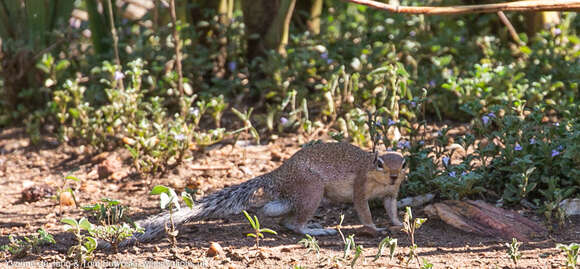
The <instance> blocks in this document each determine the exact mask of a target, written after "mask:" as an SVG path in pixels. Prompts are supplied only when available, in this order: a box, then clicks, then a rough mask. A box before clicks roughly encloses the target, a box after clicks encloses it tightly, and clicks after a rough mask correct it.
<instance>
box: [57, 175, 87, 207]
mask: <svg viewBox="0 0 580 269" xmlns="http://www.w3.org/2000/svg"><path fill="white" fill-rule="evenodd" d="M68 180H72V181H76V182H80V181H81V180H80V179H79V178H77V177H75V176H66V177H64V180H63V185H62V186H61V187H59V188H58V189H57V190H56V194H55V195H54V196H53V197H54V199H55V200H57V202H58V203H59V206H61V207H62V205H63V204H65V205H68V204H70V202H69V201H70V200H71V199H72V202H73V203H74V205H75V206H76V207H78V205H79V204H78V203H77V198H76V195H75V192H74V190H73V189H72V188H71V187H69V186H68V184H67V183H68ZM64 193H70V198H69V197H67V196H65V195H63V194H64Z"/></svg>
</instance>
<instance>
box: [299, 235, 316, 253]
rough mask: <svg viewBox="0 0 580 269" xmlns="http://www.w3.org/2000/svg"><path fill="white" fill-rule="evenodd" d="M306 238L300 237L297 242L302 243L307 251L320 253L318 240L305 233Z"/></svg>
mask: <svg viewBox="0 0 580 269" xmlns="http://www.w3.org/2000/svg"><path fill="white" fill-rule="evenodd" d="M305 236H306V238H302V240H300V241H299V242H298V243H300V244H302V245H304V247H305V248H307V249H308V252H310V251H314V252H316V255H318V253H320V246H318V240H316V238H315V237H314V236H310V235H309V234H306V235H305Z"/></svg>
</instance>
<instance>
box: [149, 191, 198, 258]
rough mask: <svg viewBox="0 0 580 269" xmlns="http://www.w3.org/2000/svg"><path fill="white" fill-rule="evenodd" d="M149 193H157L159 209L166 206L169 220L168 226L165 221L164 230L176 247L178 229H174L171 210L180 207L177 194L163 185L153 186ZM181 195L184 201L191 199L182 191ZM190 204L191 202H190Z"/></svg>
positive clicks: (172, 244)
mask: <svg viewBox="0 0 580 269" xmlns="http://www.w3.org/2000/svg"><path fill="white" fill-rule="evenodd" d="M149 194H152V195H159V203H160V204H159V206H160V207H161V209H166V208H167V209H168V210H169V222H170V223H169V226H168V224H167V223H165V232H166V233H167V235H168V236H169V240H170V241H171V246H172V247H176V246H177V234H178V233H179V231H177V230H176V229H175V223H174V222H173V211H174V210H175V209H176V208H177V209H178V210H179V209H180V206H179V201H178V198H177V194H176V193H175V191H174V190H173V189H172V188H169V187H166V186H163V185H157V186H155V187H153V189H152V190H151V192H150V193H149ZM181 195H182V196H183V197H184V199H185V200H186V203H187V202H188V199H191V196H187V197H186V195H185V194H184V193H182V194H181ZM191 204H193V203H191ZM188 205H189V204H188Z"/></svg>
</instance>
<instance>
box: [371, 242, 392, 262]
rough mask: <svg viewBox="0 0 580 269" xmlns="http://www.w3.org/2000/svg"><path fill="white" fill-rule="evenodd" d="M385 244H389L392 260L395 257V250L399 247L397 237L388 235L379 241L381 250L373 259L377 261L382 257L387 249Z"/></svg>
mask: <svg viewBox="0 0 580 269" xmlns="http://www.w3.org/2000/svg"><path fill="white" fill-rule="evenodd" d="M385 246H389V257H390V259H391V260H392V259H393V257H395V250H396V249H397V239H396V238H391V237H389V236H387V237H385V239H383V240H382V241H381V242H380V243H379V251H378V252H377V255H375V259H374V260H373V261H377V260H378V259H379V258H380V257H381V255H383V250H384V249H385Z"/></svg>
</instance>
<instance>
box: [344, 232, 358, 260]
mask: <svg viewBox="0 0 580 269" xmlns="http://www.w3.org/2000/svg"><path fill="white" fill-rule="evenodd" d="M355 248H356V243H355V242H354V234H351V235H349V236H348V238H346V241H345V243H344V250H343V251H342V258H343V259H346V257H347V256H348V255H349V254H350V252H351V251H352V250H353V249H355Z"/></svg>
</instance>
